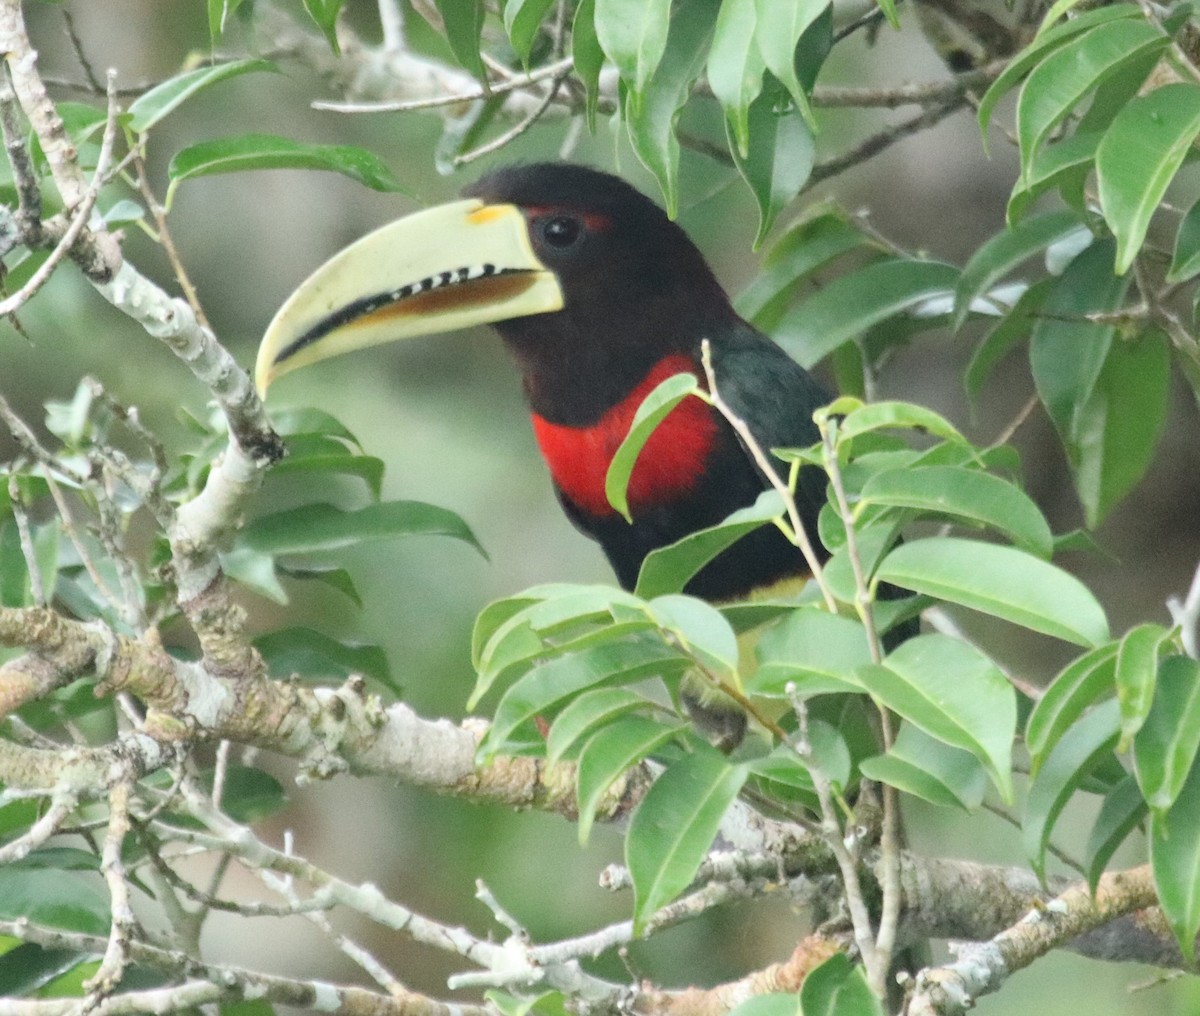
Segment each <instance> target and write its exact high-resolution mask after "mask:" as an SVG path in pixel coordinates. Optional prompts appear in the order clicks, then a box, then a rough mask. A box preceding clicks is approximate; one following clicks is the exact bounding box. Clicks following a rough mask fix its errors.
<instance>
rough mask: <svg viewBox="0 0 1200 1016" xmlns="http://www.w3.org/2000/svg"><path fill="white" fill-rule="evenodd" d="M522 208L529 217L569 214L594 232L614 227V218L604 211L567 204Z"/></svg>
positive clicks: (537, 217) (604, 231) (606, 230)
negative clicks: (588, 209)
mask: <svg viewBox="0 0 1200 1016" xmlns="http://www.w3.org/2000/svg"><path fill="white" fill-rule="evenodd" d="M522 210H523V211H524V212H525V215H526V216H527V217H528V218H529V219H542V218H549V217H551V216H554V215H567V216H570V217H571V218H573V219H578V220H579V221H580V222H582V223H583V225H584V227H585V228H587V229H588V230H590V231H591V232H593V233H607V232H608V231H609V230H610V229H612V228H613V220H612V219H611V218H610V217H609V216H607V215H605V214H604V213H603V212H584V211H580V210H579V209H577V208H568V207H566V206H565V205H525V206H524V207H523V209H522Z"/></svg>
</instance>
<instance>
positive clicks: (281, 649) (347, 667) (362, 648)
mask: <svg viewBox="0 0 1200 1016" xmlns="http://www.w3.org/2000/svg"><path fill="white" fill-rule="evenodd" d="M254 648H255V649H257V650H258V651H259V652H260V653H262V656H263V659H265V660H266V662H267V666H268V667H269V668H270V670H271V672H272V673H273V674H274V675H275V676H276V677H282V678H286V677H288V676H289V675H293V674H294V675H299V676H301V677H305V678H308V679H310V680H321V681H323V682H326V683H327V682H329V681H333V680H345V679H346V678H347V677H349V676H350V675H351V674H362V675H364V676H365V677H370V678H372V679H374V680H376V681H378V682H379V683H380V684H382V685H383V686H384V687H385V688H389V689H390V690H391V691H393V692H395V693H396V694H399V693H400V686H399V685H398V684H396V683H395V681H394V680H393V678H392V671H391V667H390V666H389V665H388V659H387V653H385V652H384V651H383V649H381V648H380V647H379V646H376V645H370V644H364V643H359V642H343V641H341V640H340V639H335V638H332V637H331V636H329V635H325V634H323V633H322V632H319V631H314V630H313V629H312V628H284V629H281V630H280V631H274V632H268V633H267V634H266V635H260V636H259V637H258V638H257V639H255V640H254Z"/></svg>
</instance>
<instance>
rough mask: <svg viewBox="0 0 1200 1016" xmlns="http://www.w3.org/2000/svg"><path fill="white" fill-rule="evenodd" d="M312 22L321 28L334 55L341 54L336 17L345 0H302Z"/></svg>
mask: <svg viewBox="0 0 1200 1016" xmlns="http://www.w3.org/2000/svg"><path fill="white" fill-rule="evenodd" d="M302 2H303V3H304V9H305V10H306V11H308V16H309V17H310V18H312V20H313V23H314V24H315V25H316V26H317V27H318V28H319V29H321V32H322V34H323V35H324V36H325V41H326V42H328V43H329V48H330V49H331V50H333V52H334V54H335V55H338V56H340V55H341V52H342V51H341V49H340V48H339V46H338V40H337V18H338V13H339V12H340V11H341V9H342V4H344V3H345V2H346V0H302Z"/></svg>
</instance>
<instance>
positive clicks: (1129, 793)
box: [1084, 775, 1149, 895]
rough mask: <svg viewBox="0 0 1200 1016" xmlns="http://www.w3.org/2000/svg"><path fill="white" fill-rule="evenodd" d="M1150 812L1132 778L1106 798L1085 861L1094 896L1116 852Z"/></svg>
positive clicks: (1135, 781)
mask: <svg viewBox="0 0 1200 1016" xmlns="http://www.w3.org/2000/svg"><path fill="white" fill-rule="evenodd" d="M1148 811H1149V809H1148V808H1147V807H1146V802H1145V801H1144V800H1143V799H1142V790H1141V788H1140V787H1139V786H1138V782H1137V779H1136V778H1135V777H1134V776H1132V775H1130V776H1127V777H1126V778H1125V779H1123V780H1122V781H1121V782H1120V783H1118V784H1117V785H1116V786H1115V787H1114V788H1113V789H1112V790H1110V791H1109V792H1108V793H1107V794H1106V795H1105V796H1104V804H1102V805H1101V806H1100V814H1099V815H1097V816H1096V822H1095V824H1094V825H1093V826H1092V831H1091V834H1090V835H1089V836H1088V842H1087V849H1086V850H1085V851H1084V858H1085V860H1086V862H1087V880H1088V887H1089V888H1090V889H1091V891H1092V893H1093V895H1094V894H1095V892H1096V886H1097V885H1098V884H1099V882H1100V876H1101V875H1103V874H1104V869H1105V868H1106V867H1107V866H1108V862H1109V861H1111V860H1112V856H1113V854H1115V853H1116V852H1117V848H1118V847H1120V845H1121V844H1122V843H1124V842H1125V838H1126V837H1127V836H1128V835H1129V834H1130V833H1131V832H1133V830H1134V829H1136V828H1137V826H1138V823H1140V822H1141V821H1142V819H1143V818H1145V817H1146V813H1147V812H1148Z"/></svg>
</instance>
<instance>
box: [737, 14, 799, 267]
mask: <svg viewBox="0 0 1200 1016" xmlns="http://www.w3.org/2000/svg"><path fill="white" fill-rule="evenodd" d="M745 2H747V3H749V2H750V0H745ZM747 119H748V124H749V126H748V129H749V132H750V133H749V136H748V140H747V150H746V151H745V153H743V152H741V151H739V149H738V146H737V143H736V140H735V138H734V137H733V136H732V134H731V135H730V137H729V141H730V145H729V150H730V152H731V154H732V155H733V163H734V165H735V166H736V167H737V171H738V173H740V174H741V177H742V179H743V180H745V181H746V183H747V184H748V185H749V187H750V190H751V192H752V193H753V194H754V200H755V201H756V202H757V203H758V233H757V234H756V235H755V237H754V247H755V249H757V248H758V246H759V245H760V244H761V243H762V242H763V239H764V238H765V237H766V235H767V233H768V232H770V230H771V227H772V226H773V225H774V224H775V219H776V218H777V217H778V215H779V213H780V212H781V211H783V209H785V208H786V207H787V206H788V205H789V204H791V202H792V200H793V199H794V198H795V197H796V195H797V194H799V193H800V188H801V187H803V186H804V184H805V182H806V181H807V180H808V177H809V174H810V173H811V172H812V167H813V156H814V143H813V136H812V130H811V129H810V128H809V126H808V124H807V123H805V122H804V118H803V117H802V116H800V114H799V113H797V112H795V111H794V110H788V111H784V112H779V111H778V110H776V109H775V97H774V96H773V95H771V94H770V93H767V94H763V95H761V96H759V97H758V98H757V99H756V100H755V101H754V103H753V104H752V105H751V106H750V110H749V115H748V118H747ZM726 129H727V131H732V125H731V124H730V123H729V121H726Z"/></svg>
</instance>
